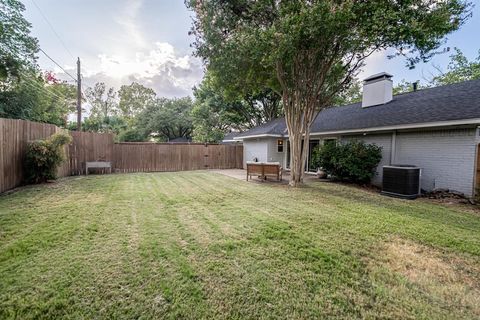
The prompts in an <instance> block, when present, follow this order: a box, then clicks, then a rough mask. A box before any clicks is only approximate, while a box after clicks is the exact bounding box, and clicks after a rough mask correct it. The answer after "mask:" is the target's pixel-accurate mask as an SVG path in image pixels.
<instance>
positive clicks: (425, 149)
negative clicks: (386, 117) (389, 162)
mask: <svg viewBox="0 0 480 320" xmlns="http://www.w3.org/2000/svg"><path fill="white" fill-rule="evenodd" d="M477 144H478V137H477V136H476V129H474V128H472V129H456V130H437V131H417V132H404V133H400V132H399V133H397V138H396V152H395V158H394V161H393V162H394V163H396V164H413V165H416V166H419V167H421V168H422V177H421V186H422V189H425V190H432V189H434V188H449V189H454V190H458V191H460V192H463V193H465V194H466V195H468V196H472V195H473V194H472V193H473V184H474V179H475V174H474V171H475V159H476V152H477V151H476V145H477Z"/></svg>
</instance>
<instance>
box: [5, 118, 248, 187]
mask: <svg viewBox="0 0 480 320" xmlns="http://www.w3.org/2000/svg"><path fill="white" fill-rule="evenodd" d="M61 131H62V132H68V131H67V130H64V129H60V128H58V127H56V126H55V125H52V124H46V123H38V122H31V121H25V120H15V119H2V118H0V193H1V192H4V191H6V190H9V189H12V188H15V187H17V186H19V185H21V184H22V182H23V180H24V172H23V164H24V159H25V152H26V147H27V143H28V141H33V140H38V139H44V138H47V137H49V136H51V135H52V134H54V133H56V132H61ZM70 135H71V136H72V143H71V144H70V145H69V146H66V147H65V154H66V156H67V159H66V161H65V163H63V164H62V166H61V167H59V168H58V176H59V177H65V176H70V175H80V174H85V162H86V161H110V162H112V166H113V169H114V171H115V172H154V171H157V172H162V171H164V172H166V171H186V170H204V169H233V168H242V166H243V147H242V146H241V145H217V144H195V143H191V144H162V143H158V144H157V143H142V142H138V143H137V142H131V143H114V142H113V135H112V134H101V133H93V132H76V131H71V132H70Z"/></svg>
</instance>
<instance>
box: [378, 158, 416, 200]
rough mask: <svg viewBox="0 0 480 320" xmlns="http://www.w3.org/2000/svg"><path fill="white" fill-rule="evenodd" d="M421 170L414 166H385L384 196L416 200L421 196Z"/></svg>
mask: <svg viewBox="0 0 480 320" xmlns="http://www.w3.org/2000/svg"><path fill="white" fill-rule="evenodd" d="M420 177H421V168H419V167H417V166H413V165H402V164H393V165H390V166H383V183H382V194H384V195H387V196H392V197H398V198H404V199H416V198H417V196H418V195H419V194H420Z"/></svg>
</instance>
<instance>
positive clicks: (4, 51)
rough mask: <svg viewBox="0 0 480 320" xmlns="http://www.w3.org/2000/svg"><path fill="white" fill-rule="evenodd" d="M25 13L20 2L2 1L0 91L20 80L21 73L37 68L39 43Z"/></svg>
mask: <svg viewBox="0 0 480 320" xmlns="http://www.w3.org/2000/svg"><path fill="white" fill-rule="evenodd" d="M23 11H25V6H24V5H23V3H21V2H20V1H18V0H0V91H3V90H5V89H6V87H5V86H8V84H9V83H10V82H11V81H12V80H13V79H19V77H20V73H21V71H23V70H25V69H31V68H34V67H36V56H35V54H36V53H37V52H38V50H39V47H38V41H37V39H36V38H34V37H32V36H31V35H30V28H31V25H30V23H29V22H28V21H27V20H25V18H24V17H23V15H22V14H23Z"/></svg>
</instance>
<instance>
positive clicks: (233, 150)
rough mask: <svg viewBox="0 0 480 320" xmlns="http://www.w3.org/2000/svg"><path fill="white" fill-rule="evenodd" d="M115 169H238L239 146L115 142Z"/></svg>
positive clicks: (141, 170)
mask: <svg viewBox="0 0 480 320" xmlns="http://www.w3.org/2000/svg"><path fill="white" fill-rule="evenodd" d="M113 148H114V151H113V153H114V155H115V156H114V159H115V163H114V168H115V170H116V172H152V171H157V172H162V171H163V172H166V171H188V170H203V169H234V168H242V163H243V147H241V146H237V145H217V144H207V145H204V144H160V143H159V144H155V143H116V144H115V145H114V147H113Z"/></svg>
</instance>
